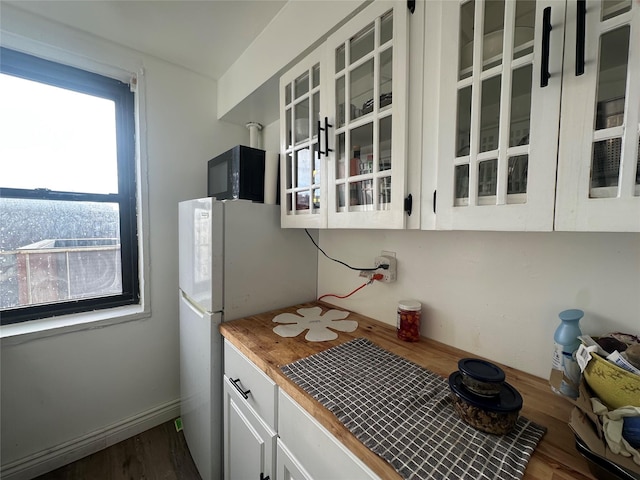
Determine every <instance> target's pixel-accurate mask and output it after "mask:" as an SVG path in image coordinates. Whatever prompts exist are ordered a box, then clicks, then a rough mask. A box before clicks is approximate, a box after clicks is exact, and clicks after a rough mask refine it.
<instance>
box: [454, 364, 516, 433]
mask: <svg viewBox="0 0 640 480" xmlns="http://www.w3.org/2000/svg"><path fill="white" fill-rule="evenodd" d="M449 388H450V389H451V399H452V400H453V408H454V410H455V411H456V413H457V414H458V416H459V417H460V418H462V420H464V421H465V422H466V423H468V424H469V425H471V426H472V427H474V428H477V429H478V430H482V431H483V432H487V433H493V434H496V435H505V434H507V433H509V432H510V431H511V430H512V429H513V427H515V425H516V422H517V421H518V417H519V415H520V410H521V409H522V396H521V395H520V393H519V392H518V391H517V390H516V389H515V388H513V387H512V386H511V385H509V384H508V383H506V382H503V383H502V384H501V387H500V392H498V394H497V395H495V396H492V397H486V396H482V395H476V394H475V393H473V392H471V391H470V390H469V389H468V388H467V387H466V386H465V385H464V384H463V381H462V373H461V372H453V373H452V374H451V375H449Z"/></svg>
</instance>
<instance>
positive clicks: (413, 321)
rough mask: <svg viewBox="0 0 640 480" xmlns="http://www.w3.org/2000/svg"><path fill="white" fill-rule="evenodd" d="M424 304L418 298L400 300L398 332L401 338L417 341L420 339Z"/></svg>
mask: <svg viewBox="0 0 640 480" xmlns="http://www.w3.org/2000/svg"><path fill="white" fill-rule="evenodd" d="M421 313H422V305H421V304H420V302H418V301H417V300H401V301H399V302H398V316H397V319H396V321H397V334H398V338H399V339H400V340H404V341H406V342H417V341H418V340H420V314H421Z"/></svg>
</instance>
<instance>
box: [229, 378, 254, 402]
mask: <svg viewBox="0 0 640 480" xmlns="http://www.w3.org/2000/svg"><path fill="white" fill-rule="evenodd" d="M229 380H230V381H231V383H232V384H233V386H234V387H236V390H238V393H240V395H242V397H243V398H244V399H245V400H247V399H248V398H249V394H250V393H251V390H244V389H243V387H242V385H240V379H239V378H236V379H235V380H234V379H233V378H230V379H229Z"/></svg>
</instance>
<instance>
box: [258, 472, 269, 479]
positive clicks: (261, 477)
mask: <svg viewBox="0 0 640 480" xmlns="http://www.w3.org/2000/svg"><path fill="white" fill-rule="evenodd" d="M260 480H269V475H267V476H266V477H265V476H264V473H260Z"/></svg>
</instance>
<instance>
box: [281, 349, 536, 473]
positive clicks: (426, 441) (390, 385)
mask: <svg viewBox="0 0 640 480" xmlns="http://www.w3.org/2000/svg"><path fill="white" fill-rule="evenodd" d="M282 371H283V372H284V373H285V375H287V376H288V377H289V378H290V379H291V380H293V381H294V382H295V383H296V384H298V385H299V386H300V387H301V388H302V389H304V390H305V391H306V392H307V393H309V394H310V395H311V396H313V397H314V398H315V399H316V400H318V401H319V402H320V403H321V404H322V405H324V406H325V407H326V408H327V409H329V410H330V411H331V412H333V413H334V414H335V415H336V417H337V418H338V419H339V420H340V421H341V422H342V423H343V424H344V425H345V426H346V427H347V428H348V429H349V430H350V431H351V432H352V433H353V434H354V435H355V436H356V437H357V438H358V439H359V440H360V441H361V442H362V443H363V444H364V445H366V446H367V447H368V448H369V449H371V450H373V451H374V452H375V453H376V454H377V455H379V456H380V457H382V458H384V459H385V460H386V461H387V462H389V463H390V464H391V465H392V466H393V468H395V469H396V471H397V472H398V473H399V474H400V475H401V476H402V477H403V478H405V479H456V480H458V479H473V480H478V479H519V478H522V476H523V475H524V470H525V468H526V466H527V463H528V461H529V458H530V457H531V454H532V453H533V450H534V449H535V447H536V445H537V444H538V442H539V441H540V439H541V438H542V436H543V435H544V433H545V431H546V429H545V428H544V427H541V426H539V425H537V424H535V423H533V422H531V421H529V420H527V419H526V418H524V417H522V416H520V418H519V419H518V422H517V424H516V427H515V428H514V429H513V430H512V431H511V432H510V433H509V434H507V435H502V436H501V435H492V434H488V433H484V432H481V431H479V430H476V429H475V428H473V427H471V426H469V425H467V424H466V423H464V422H463V421H462V420H460V418H459V417H458V416H457V414H456V413H455V411H454V410H453V404H452V401H451V399H450V396H449V385H448V382H447V380H446V379H444V378H442V377H440V376H438V375H436V374H435V373H433V372H430V371H428V370H426V369H424V368H422V367H421V366H419V365H417V364H415V363H413V362H410V361H408V360H406V359H404V358H402V357H400V356H398V355H395V354H393V353H391V352H389V351H387V350H384V349H383V348H381V347H379V346H377V345H375V344H374V343H372V342H371V341H369V340H367V339H364V338H357V339H354V340H351V341H350V342H347V343H344V344H342V345H339V346H337V347H333V348H330V349H328V350H325V351H324V352H321V353H318V354H315V355H312V356H310V357H307V358H304V359H302V360H299V361H297V362H294V363H291V364H289V365H285V366H283V367H282Z"/></svg>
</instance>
